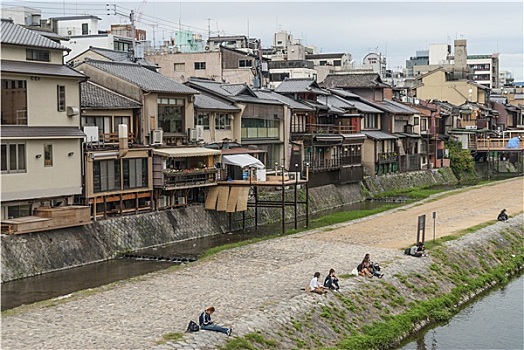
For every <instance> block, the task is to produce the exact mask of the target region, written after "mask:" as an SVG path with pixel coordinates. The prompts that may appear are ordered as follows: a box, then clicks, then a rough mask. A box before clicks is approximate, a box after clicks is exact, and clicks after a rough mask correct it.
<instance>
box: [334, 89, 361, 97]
mask: <svg viewBox="0 0 524 350" xmlns="http://www.w3.org/2000/svg"><path fill="white" fill-rule="evenodd" d="M328 90H329V92H331V93H332V94H335V95H338V96H341V97H344V98H347V97H352V98H360V96H359V95H357V94H354V93H352V92H350V91H347V90H343V89H328Z"/></svg>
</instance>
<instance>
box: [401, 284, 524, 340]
mask: <svg viewBox="0 0 524 350" xmlns="http://www.w3.org/2000/svg"><path fill="white" fill-rule="evenodd" d="M400 349H401V350H473V349H474V350H481V349H490V350H495V349H496V350H522V349H524V275H523V274H521V275H520V277H516V278H514V279H512V280H511V281H510V283H509V284H507V285H506V286H503V287H501V288H498V289H496V290H493V291H491V292H489V294H486V295H485V296H482V297H480V298H479V299H477V300H475V301H474V302H473V303H471V304H468V305H467V306H466V307H465V308H463V309H462V310H461V311H460V312H459V313H458V314H457V315H456V316H455V317H453V318H452V319H451V320H450V321H449V323H447V324H444V325H440V326H436V327H434V328H431V329H428V330H426V331H424V332H423V333H421V334H419V335H417V336H416V337H415V338H414V340H412V341H411V342H410V343H409V344H407V345H405V346H403V347H401V348H400Z"/></svg>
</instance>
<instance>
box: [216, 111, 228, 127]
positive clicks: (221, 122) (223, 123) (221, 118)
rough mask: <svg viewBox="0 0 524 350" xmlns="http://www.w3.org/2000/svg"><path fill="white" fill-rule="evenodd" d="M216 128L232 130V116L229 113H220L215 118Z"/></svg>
mask: <svg viewBox="0 0 524 350" xmlns="http://www.w3.org/2000/svg"><path fill="white" fill-rule="evenodd" d="M215 129H217V130H230V129H231V118H230V117H229V114H224V113H219V114H217V116H216V120H215Z"/></svg>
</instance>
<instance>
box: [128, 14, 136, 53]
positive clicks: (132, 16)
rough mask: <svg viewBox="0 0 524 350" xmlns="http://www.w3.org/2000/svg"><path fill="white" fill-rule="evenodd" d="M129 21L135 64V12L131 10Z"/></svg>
mask: <svg viewBox="0 0 524 350" xmlns="http://www.w3.org/2000/svg"><path fill="white" fill-rule="evenodd" d="M129 19H130V21H131V35H132V36H133V62H136V27H135V12H134V11H133V10H131V14H130V15H129Z"/></svg>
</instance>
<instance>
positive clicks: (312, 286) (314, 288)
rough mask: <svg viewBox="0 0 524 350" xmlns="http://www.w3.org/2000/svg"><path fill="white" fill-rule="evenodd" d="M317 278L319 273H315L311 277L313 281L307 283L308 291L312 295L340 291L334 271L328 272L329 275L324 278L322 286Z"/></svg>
mask: <svg viewBox="0 0 524 350" xmlns="http://www.w3.org/2000/svg"><path fill="white" fill-rule="evenodd" d="M319 278H320V272H315V274H314V275H313V279H311V282H310V283H309V290H310V291H311V292H312V293H317V294H324V293H327V291H328V290H334V291H337V292H339V291H340V286H339V285H338V278H337V276H336V275H335V270H334V269H330V270H329V274H328V275H327V276H326V279H325V280H324V285H322V284H320V281H319Z"/></svg>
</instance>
